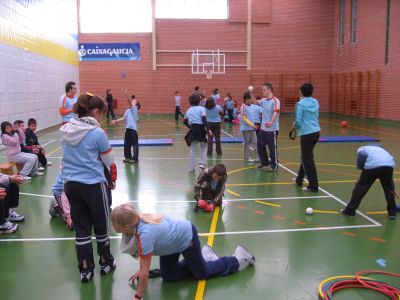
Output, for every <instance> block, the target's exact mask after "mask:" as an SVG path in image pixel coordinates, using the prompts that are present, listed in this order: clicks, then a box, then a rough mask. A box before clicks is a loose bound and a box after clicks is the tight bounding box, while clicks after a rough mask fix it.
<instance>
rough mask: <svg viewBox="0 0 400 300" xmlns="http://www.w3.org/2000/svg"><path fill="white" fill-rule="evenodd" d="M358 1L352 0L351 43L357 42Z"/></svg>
mask: <svg viewBox="0 0 400 300" xmlns="http://www.w3.org/2000/svg"><path fill="white" fill-rule="evenodd" d="M357 13H358V12H357V0H351V35H350V42H352V43H355V42H356V41H357Z"/></svg>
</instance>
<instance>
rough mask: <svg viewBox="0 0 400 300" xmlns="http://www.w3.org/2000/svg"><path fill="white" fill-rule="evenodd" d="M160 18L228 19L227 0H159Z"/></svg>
mask: <svg viewBox="0 0 400 300" xmlns="http://www.w3.org/2000/svg"><path fill="white" fill-rule="evenodd" d="M156 18H158V19H222V20H224V19H228V2H227V0H157V1H156Z"/></svg>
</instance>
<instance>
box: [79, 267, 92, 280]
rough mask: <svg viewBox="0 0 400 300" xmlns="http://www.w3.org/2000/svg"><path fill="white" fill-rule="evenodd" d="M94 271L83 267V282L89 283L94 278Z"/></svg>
mask: <svg viewBox="0 0 400 300" xmlns="http://www.w3.org/2000/svg"><path fill="white" fill-rule="evenodd" d="M93 275H94V274H93V271H92V270H89V269H82V270H81V282H82V283H88V282H89V281H90V280H92V278H93Z"/></svg>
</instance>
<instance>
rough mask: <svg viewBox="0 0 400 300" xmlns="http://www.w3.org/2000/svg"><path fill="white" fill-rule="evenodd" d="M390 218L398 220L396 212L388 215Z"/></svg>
mask: <svg viewBox="0 0 400 300" xmlns="http://www.w3.org/2000/svg"><path fill="white" fill-rule="evenodd" d="M388 219H389V220H396V214H390V215H388Z"/></svg>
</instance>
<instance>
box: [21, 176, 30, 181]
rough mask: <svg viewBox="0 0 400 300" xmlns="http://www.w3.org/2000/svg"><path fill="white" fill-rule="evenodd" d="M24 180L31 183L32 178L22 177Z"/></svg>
mask: <svg viewBox="0 0 400 300" xmlns="http://www.w3.org/2000/svg"><path fill="white" fill-rule="evenodd" d="M22 179H23V180H24V181H29V180H31V179H32V177H29V176H22Z"/></svg>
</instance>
